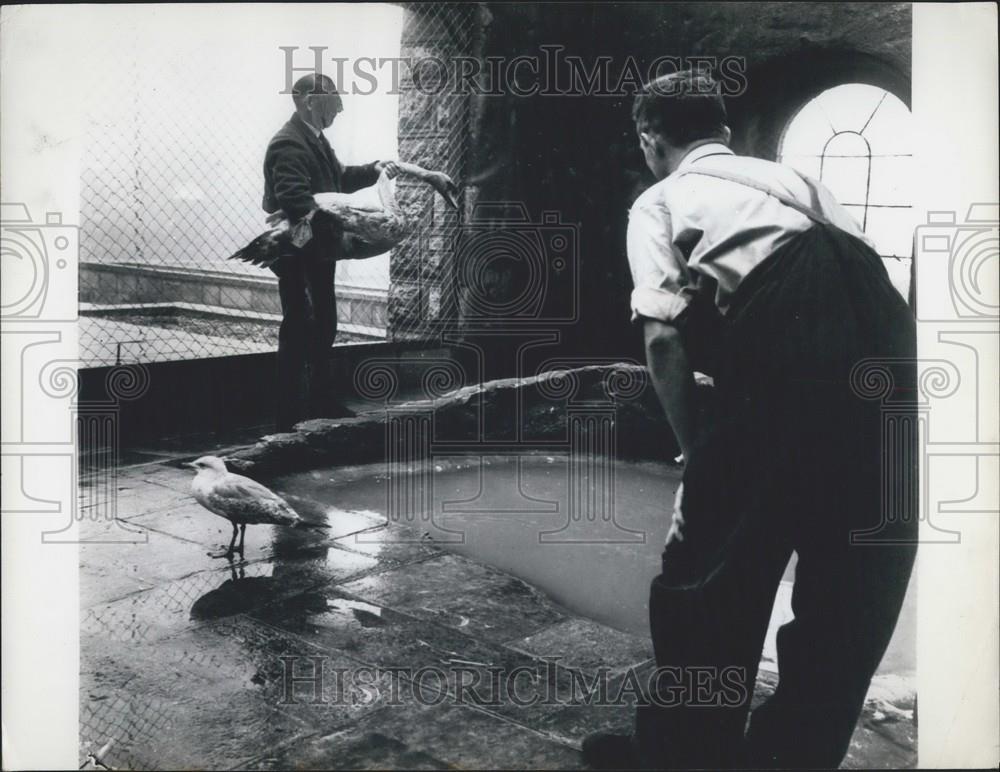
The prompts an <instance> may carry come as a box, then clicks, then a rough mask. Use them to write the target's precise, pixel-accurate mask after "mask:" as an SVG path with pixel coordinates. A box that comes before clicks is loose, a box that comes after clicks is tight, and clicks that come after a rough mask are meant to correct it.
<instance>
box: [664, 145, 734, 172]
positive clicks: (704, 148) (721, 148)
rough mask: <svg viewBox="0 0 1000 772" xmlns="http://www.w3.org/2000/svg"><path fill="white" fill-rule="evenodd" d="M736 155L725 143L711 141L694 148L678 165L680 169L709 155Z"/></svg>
mask: <svg viewBox="0 0 1000 772" xmlns="http://www.w3.org/2000/svg"><path fill="white" fill-rule="evenodd" d="M720 153H721V154H723V155H736V154H735V153H734V152H733V151H732V150H730V149H729V148H728V147H726V146H725V145H723V144H722V143H721V142H709V143H707V144H704V145H698V147H696V148H695V149H694V150H692V151H690V152H689V153H688V154H687V155H686V156H684V157H683V158H682V159H681V162H680V163H679V164H678V165H677V168H678V169H683V168H685V167H686V166H690V165H691V164H693V163H694V162H695V161H697V160H699V159H701V158H704V157H705V156H707V155H719V154H720Z"/></svg>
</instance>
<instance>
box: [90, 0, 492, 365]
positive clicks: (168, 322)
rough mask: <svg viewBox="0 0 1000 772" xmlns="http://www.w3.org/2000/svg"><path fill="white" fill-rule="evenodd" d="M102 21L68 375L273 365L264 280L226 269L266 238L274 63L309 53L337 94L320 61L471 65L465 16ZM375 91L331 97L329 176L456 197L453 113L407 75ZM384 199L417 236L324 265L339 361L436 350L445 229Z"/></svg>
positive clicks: (272, 312)
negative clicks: (338, 109) (390, 348)
mask: <svg viewBox="0 0 1000 772" xmlns="http://www.w3.org/2000/svg"><path fill="white" fill-rule="evenodd" d="M115 10H116V13H115V14H114V15H109V20H110V22H111V23H109V24H108V26H107V28H106V30H104V33H105V36H106V37H105V39H104V40H101V41H95V45H94V47H93V49H92V55H91V58H90V60H89V61H86V62H80V63H79V66H80V67H84V68H86V69H87V71H88V78H87V80H88V82H90V83H92V84H93V88H92V90H91V93H89V94H87V95H86V99H85V102H86V104H87V109H88V115H87V116H86V121H85V131H86V135H85V141H84V157H83V163H82V168H81V191H80V197H81V201H80V210H81V234H80V351H81V359H82V364H83V366H85V367H89V366H102V365H114V364H122V363H132V362H155V361H169V360H181V359H193V358H205V357H218V356H229V355H235V354H250V353H260V352H268V351H273V350H274V349H275V348H276V346H277V336H278V326H279V323H280V320H281V305H280V300H279V296H278V290H277V280H276V278H275V277H274V275H273V274H272V273H271V272H270V271H268V270H263V269H260V268H257V267H254V266H250V265H246V264H243V263H239V262H234V261H230V260H228V259H227V258H228V256H229V255H231V254H233V253H234V252H235V251H236V250H238V249H239V248H241V247H242V246H244V245H245V244H246V243H247V242H249V241H250V240H251V239H253V238H254V237H256V236H257V235H258V234H260V233H261V232H263V231H264V230H265V229H266V226H265V224H264V217H265V215H264V213H263V211H262V209H261V197H262V193H263V170H262V163H263V157H264V151H265V148H266V146H267V142H268V140H269V139H270V137H271V136H272V135H273V134H274V132H276V131H277V130H278V129H279V128H280V127H281V125H282V124H283V123H284V121H286V120H287V119H288V117H289V116H290V115H291V113H292V110H293V107H292V101H291V97H290V96H289V95H288V94H287V93H282V92H283V91H285V89H286V87H287V82H290V81H286V78H287V77H288V74H287V72H286V70H287V66H288V64H289V62H288V60H287V59H286V54H285V53H284V52H283V51H282V49H281V47H282V46H286V47H287V46H294V47H295V48H296V51H295V52H294V63H293V66H294V67H295V68H297V71H296V72H295V74H294V77H299V76H300V75H301V74H302V70H303V68H304V66H306V65H311V64H312V63H313V62H314V61H315V59H314V57H313V52H312V51H311V50H310V49H309V46H321V47H324V48H328V49H329V50H326V51H324V52H323V67H324V72H327V73H328V74H331V75H334V76H335V77H336V75H337V67H336V63H335V62H334V61H333V59H334V57H341V58H345V59H347V61H346V62H345V65H344V66H345V69H346V70H347V72H348V73H351V71H352V66H353V64H354V61H356V60H357V59H358V58H360V57H363V56H371V57H400V56H402V57H407V56H414V57H418V58H419V57H426V56H438V57H443V58H448V57H451V56H454V55H457V54H461V53H466V52H468V51H469V49H470V46H471V45H472V39H473V35H474V29H475V22H474V18H475V13H476V8H475V7H474V6H464V5H460V4H439V3H429V4H420V5H417V4H413V5H406V6H395V5H384V6H357V7H352V6H333V7H323V8H318V7H316V8H315V10H313V9H311V10H310V13H309V14H308V15H305V14H298V15H297V17H298V18H296V19H285V18H284V17H286V16H287V17H290V16H292V15H293V14H291V13H290V12H288V11H280V9H268V8H266V7H261V9H260V10H259V11H258V10H257V9H250V10H247V9H241V10H240V11H239V12H234V13H233V14H225V13H223V14H219V13H215V14H213V13H211V12H210V10H209V9H197V8H192V7H188V8H183V9H180V10H179V9H178V8H171V9H169V10H168V9H160V8H156V9H155V10H154V11H148V10H146V11H143V12H142V13H138V12H137V9H125V8H121V7H120V8H116V9H115ZM267 13H273V14H278V13H282V14H283V16H282V17H280V20H278V21H271V22H269V21H268V20H267V19H264V18H263V16H264V15H265V14H267ZM307 16H308V18H307ZM276 18H277V17H276ZM296 25H297V26H296ZM303 29H304V30H305V31H303ZM324 30H329V31H330V32H329V33H328V34H326V33H324ZM327 66H329V68H330V69H326V67H327ZM377 75H378V85H377V90H376V91H375V93H373V94H371V95H362V94H360V93H357V92H355V93H352V92H351V86H350V84H349V83H347V84H340V86H341V90H342V91H343V92H344V101H345V113H344V114H343V115H342V116H340V117H339V118H338V119H337V123H336V124H335V125H334V127H333V128H332V129H331V130H330V131H328V132H327V135H328V137H329V138H330V139H331V142H332V144H333V146H334V149H335V150H336V151H337V153H338V155H339V156H340V159H341V161H342V162H343V163H346V164H350V163H365V162H368V161H370V160H373V159H376V158H392V157H400V158H402V159H404V160H408V161H413V162H416V163H418V164H420V165H422V166H425V167H428V168H432V169H439V170H442V171H445V172H446V173H448V174H449V175H451V176H452V178H453V179H454V180H455V181H456V182H458V183H459V186H460V187H461V184H462V183H461V181H462V178H463V176H464V173H465V157H466V143H467V136H468V118H467V114H468V109H467V102H468V97H467V96H464V95H455V94H451V93H449V92H448V91H447V89H445V90H444V91H441V90H439V91H438V93H436V94H427V93H423V92H422V91H421V90H420V88H417V87H416V86H415V83H414V79H413V78H412V75H411V73H410V70H409V69H408V68H407V67H406V66H403V67H401V68H400V71H399V76H398V82H394V78H393V77H392V71H391V70H390V68H388V67H387V68H384V69H380V70H379V71H378V73H377ZM417 85H419V83H418V84H417ZM424 91H427V89H426V88H425V89H424ZM397 196H398V198H399V200H400V204H401V205H402V207H403V209H404V211H406V212H407V213H408V214H409V216H411V217H412V218H414V220H415V224H416V227H415V228H414V232H413V234H412V235H411V236H410V238H408V239H407V241H406V242H404V243H403V244H401V245H399V246H398V247H397V248H396V249H395V250H393V253H392V255H391V256H390V255H382V256H379V257H375V258H370V259H367V260H358V261H341V262H340V263H339V264H338V269H337V300H338V317H339V331H338V336H337V344H338V345H339V344H344V343H350V342H356V341H385V340H399V339H406V340H433V339H434V338H435V336H436V335H437V334H438V325H437V319H438V318H439V317H440V316H441V312H442V307H443V306H445V305H446V304H447V303H448V302H449V301H448V292H447V286H448V274H449V270H450V259H449V258H450V251H451V250H452V249H453V246H452V244H453V242H454V235H455V232H456V229H457V228H458V227H459V222H460V217H459V216H458V214H457V213H454V212H445V211H444V210H445V207H444V202H443V200H442V199H441V198H440V196H437V195H436V194H435V193H434V192H433V191H432V190H431V189H430V188H429V187H427V186H426V185H422V184H420V183H413V182H411V181H409V180H401V181H399V182H398V184H397Z"/></svg>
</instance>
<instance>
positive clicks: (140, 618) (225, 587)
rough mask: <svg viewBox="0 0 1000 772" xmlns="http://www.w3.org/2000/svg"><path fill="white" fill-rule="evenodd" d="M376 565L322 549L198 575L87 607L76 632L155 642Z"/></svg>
mask: <svg viewBox="0 0 1000 772" xmlns="http://www.w3.org/2000/svg"><path fill="white" fill-rule="evenodd" d="M377 565H378V564H377V562H376V561H375V560H373V559H371V558H369V557H366V556H364V555H358V554H355V553H352V552H348V551H346V550H339V549H336V548H333V547H321V548H319V550H318V551H317V552H316V553H314V554H311V555H309V554H306V555H305V556H303V557H300V558H299V559H297V560H290V561H270V560H267V561H258V562H256V563H248V564H246V565H243V566H239V567H236V566H231V567H228V568H220V569H216V570H212V571H199V572H198V573H195V574H191V575H190V576H187V577H184V578H182V579H177V580H174V581H170V582H164V583H162V584H158V585H156V586H155V587H153V588H152V589H150V590H145V591H141V592H137V593H134V594H132V595H129V596H126V597H124V598H121V599H118V600H115V601H112V602H109V603H100V604H97V605H93V606H89V607H87V608H86V609H85V611H84V612H83V614H82V615H81V619H80V626H81V633H82V634H86V635H92V636H96V637H98V638H104V639H107V640H111V641H122V642H130V641H150V640H155V639H157V638H162V637H164V636H166V635H170V634H173V633H175V632H178V631H179V630H181V629H183V628H185V627H188V626H190V625H191V624H193V623H196V622H198V621H204V620H207V619H216V618H221V617H224V616H231V615H233V614H238V613H245V612H247V611H250V610H253V609H255V608H259V607H262V606H266V605H267V604H269V603H275V602H278V601H280V600H282V599H284V598H287V597H291V596H295V595H301V594H302V593H303V592H305V591H306V590H308V589H310V588H313V587H317V586H320V585H323V584H326V583H329V582H334V581H340V580H344V579H349V578H351V577H354V576H357V575H359V574H362V573H364V572H366V571H370V570H372V569H373V568H375V567H377ZM84 603H86V600H85V601H84ZM192 617H193V618H192Z"/></svg>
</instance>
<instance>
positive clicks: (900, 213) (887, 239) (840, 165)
mask: <svg viewBox="0 0 1000 772" xmlns="http://www.w3.org/2000/svg"><path fill="white" fill-rule="evenodd" d="M911 123H912V122H911V116H910V111H909V110H908V109H907V108H906V105H905V104H903V102H902V101H901V100H900V99H899V98H898V97H896V96H894V95H893V94H891V93H890V92H888V91H886V90H885V89H881V88H877V87H875V86H869V85H865V84H862V83H849V84H845V85H842V86H836V87H834V88H831V89H829V90H827V91H824V92H823V93H821V94H820V95H819V96H817V97H815V98H814V99H812V100H810V101H809V102H807V103H806V104H805V106H803V107H802V109H801V110H799V112H798V113H797V114H796V115H795V117H794V118H792V120H791V121H790V122H789V124H788V126H787V128H786V129H785V133H784V136H783V137H782V139H781V147H780V151H779V156H778V160H779V161H781V162H782V163H786V164H788V165H789V166H792V167H794V168H796V169H798V170H799V171H801V172H803V173H804V174H807V175H809V176H810V177H814V178H816V179H818V180H820V181H821V182H822V183H823V184H824V185H826V186H827V187H828V188H829V189H830V190H831V192H832V193H833V195H834V196H835V197H836V198H837V200H838V201H839V202H840V203H841V204H843V205H844V207H845V208H846V209H847V210H848V211H849V212H850V213H851V214H852V215H853V216H854V217H855V219H856V220H857V221H858V224H859V225H860V226H861V227H862V229H863V230H864V231H865V233H866V234H867V235H868V238H870V239H871V240H872V241H873V242H874V243H875V247H876V248H877V249H878V251H879V253H880V254H881V255H882V257H883V258H885V263H886V268H887V269H888V271H889V276H890V277H891V278H892V281H893V284H895V285H896V287H897V288H899V290H900V292H902V293H903V295H904V296H905V295H906V293H907V292H908V289H909V281H910V260H911V257H912V238H913V229H914V227H915V225H916V222H915V220H914V211H913V197H912V190H913V187H912V165H913V153H912V146H911V142H912V137H911V131H912V126H911Z"/></svg>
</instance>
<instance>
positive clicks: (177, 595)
mask: <svg viewBox="0 0 1000 772" xmlns="http://www.w3.org/2000/svg"><path fill="white" fill-rule="evenodd" d="M190 477H191V474H190V472H189V471H187V470H183V469H180V468H178V467H176V466H170V465H166V464H155V465H149V466H145V467H137V468H135V469H132V470H126V471H125V473H124V474H123V475H122V476H121V479H120V483H121V488H122V489H123V491H124V493H123V495H124V496H125V498H126V499H127V503H128V506H129V507H130V510H129V511H131V512H133V514H132V515H131V516H130V517H129V519H128V520H125V521H101V520H97V521H93V522H87V523H86V524H81V533H86V535H88V536H89V537H92V538H96V539H102V538H103V539H108V538H111V539H112V540H113V539H114V538H125V539H128V540H130V541H122V542H117V543H103V544H102V543H91V544H85V545H83V546H82V547H81V605H82V606H83V607H84V609H83V612H82V615H81V692H80V699H81V753H86V752H87V751H88V750H96V748H97V747H100V746H101V745H103V744H104V743H105V742H107V740H109V739H114V740H115V744H114V746H113V747H112V750H111V752H110V753H109V754H108V756H107V757H106V758H105V759H104V761H105V763H108V764H111V765H113V766H118V767H136V768H250V769H278V768H298V769H320V768H323V769H326V768H331V769H338V768H351V769H353V768H370V769H388V768H416V769H448V768H529V769H530V768H544V769H569V768H578V767H579V766H580V765H581V764H582V758H581V756H580V754H579V750H578V749H579V743H580V742H581V741H582V739H583V737H585V736H586V735H587V734H588V733H590V732H592V731H598V730H604V731H628V730H629V728H630V727H631V725H632V720H633V713H634V708H633V707H632V702H630V700H631V699H632V698H633V697H634V693H635V689H636V688H641V686H642V685H643V684H644V683H646V681H647V680H648V674H649V673H650V672H651V671H652V669H653V667H654V665H653V663H652V662H650V661H649V653H650V652H649V649H650V646H649V642H648V641H647V640H645V639H642V638H640V637H637V636H632V635H628V634H626V633H622V632H619V631H616V630H612V629H611V628H608V627H605V626H603V625H601V624H598V623H597V622H593V621H590V620H586V619H582V618H578V617H575V616H573V615H571V614H569V613H568V612H566V611H565V610H564V609H562V608H561V607H560V606H558V604H556V603H554V602H553V601H551V600H549V599H548V598H547V597H545V596H544V595H542V594H541V593H539V592H538V591H536V590H534V589H533V588H532V587H530V586H529V585H527V584H526V583H524V582H523V581H521V580H519V579H517V578H515V577H513V576H510V575H508V574H505V573H503V572H501V571H498V570H496V569H493V568H490V567H488V566H484V565H482V564H480V563H477V562H475V561H472V560H469V559H467V558H464V557H461V556H458V555H455V554H453V553H449V552H446V551H443V550H441V549H440V548H439V547H437V546H435V545H433V544H428V543H426V542H421V541H419V540H415V539H414V538H413V534H412V533H409V532H407V531H405V530H403V529H400V528H399V527H398V526H397V525H395V524H387V523H386V521H385V519H384V518H381V517H380V516H375V515H372V514H371V513H364V512H344V513H341V512H339V511H331V510H330V509H329V508H324V507H322V506H321V505H318V504H316V503H315V502H311V500H308V499H303V500H301V501H297V502H296V505H297V506H298V507H301V508H302V510H303V512H304V515H303V516H307V517H310V518H313V517H315V518H320V517H323V518H329V522H331V524H332V526H333V527H332V528H331V529H330V532H329V533H327V532H322V531H312V530H309V531H298V530H292V529H278V528H270V527H264V526H258V527H256V528H254V527H251V528H248V531H247V552H246V557H247V558H248V560H246V561H244V562H241V563H238V564H229V563H225V562H223V561H220V560H214V559H212V558H210V557H208V556H207V555H206V554H205V553H206V552H207V551H208V549H209V548H211V547H214V546H216V545H217V544H219V543H221V542H226V541H228V534H229V526H228V524H227V523H225V521H223V520H222V519H221V518H218V517H217V516H214V515H212V514H210V513H208V512H206V511H204V510H202V509H201V508H200V507H199V506H198V505H197V504H195V503H193V502H192V501H191V499H190V494H189V493H187V490H188V486H189V484H190ZM145 501H148V503H149V506H148V508H147V507H146V506H145V504H144V503H143V502H145ZM310 507H313V508H314V509H310ZM122 528H127V529H129V530H128V531H127V532H126V531H124V530H121V529H122ZM220 528H221V529H224V530H225V531H226V533H220V530H219V529H220ZM220 536H221V537H224V538H221V539H220ZM142 539H146V540H147V541H142ZM547 658H548V660H547ZM554 658H558V662H559V665H561V667H556V665H555V661H554ZM289 663H291V665H289ZM290 666H291V667H292V668H293V674H294V675H297V676H299V677H300V678H303V679H304V680H300V681H297V682H295V683H294V684H292V685H291V692H289V684H288V682H287V681H286V678H285V676H286V673H287V670H286V669H287V668H288V667H290ZM316 667H319V668H320V673H321V675H322V676H323V677H322V679H321V681H320V682H319V692H318V695H319V699H318V701H314V698H315V697H316V695H315V694H314V692H313V689H314V687H315V680H310V676H314V675H315V674H316V670H315V668H316ZM378 668H382V670H383V672H379V671H378ZM399 668H403V670H398V669H399ZM567 668H572V669H574V670H576V671H578V672H574V671H573V670H569V669H567ZM386 669H388V670H389V671H390V672H384V671H385V670H386ZM393 669H396V670H393ZM421 669H423V670H421ZM602 669H610V673H609V674H608V680H607V691H608V693H609V695H610V696H611V698H612V701H615V700H616V698H617V702H618V704H616V705H612V706H609V707H602V706H601V705H595V704H586V703H585V702H581V701H579V699H578V698H579V697H580V695H581V694H582V692H581V689H582V690H585V689H587V688H590V687H592V686H593V684H594V681H593V680H592V679H593V677H594V675H595V674H597V673H599V672H600V671H601V670H602ZM497 673H499V674H500V676H499V677H500V678H501V681H499V682H494V681H491V679H493V678H495V677H496V674H497ZM338 674H339V678H340V680H338ZM580 679H583V680H580ZM629 679H632V680H631V681H630V680H629ZM588 685H589V686H588ZM774 685H775V677H774V676H773V675H771V674H768V673H762V675H761V677H760V679H759V681H758V685H757V691H756V693H755V697H754V704H755V705H756V704H759V703H760V702H761V701H762V700H763V699H764V698H766V696H767V695H768V694H770V693H771V692H772V691H773V689H774ZM289 694H291V697H292V698H293V699H289ZM574 699H576V701H575V702H574ZM915 762H916V755H915V729H914V727H913V724H912V721H911V720H908V719H907V718H906V716H905V711H902V712H900V711H896V712H893V711H887V712H885V713H878V712H872V711H871V710H866V714H865V716H864V717H863V719H862V721H861V722H859V726H858V728H857V730H856V731H855V734H854V738H853V739H852V743H851V748H850V751H849V753H848V757H847V759H846V760H845V766H846V767H852V768H860V767H868V768H890V767H912V766H914V765H915Z"/></svg>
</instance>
